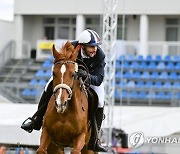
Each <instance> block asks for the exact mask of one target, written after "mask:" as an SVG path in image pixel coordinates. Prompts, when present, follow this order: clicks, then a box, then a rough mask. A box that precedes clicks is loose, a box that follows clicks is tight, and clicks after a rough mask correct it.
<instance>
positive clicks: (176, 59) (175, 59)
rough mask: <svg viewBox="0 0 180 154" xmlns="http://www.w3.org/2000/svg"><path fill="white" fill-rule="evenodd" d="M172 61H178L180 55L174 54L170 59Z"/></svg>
mask: <svg viewBox="0 0 180 154" xmlns="http://www.w3.org/2000/svg"><path fill="white" fill-rule="evenodd" d="M172 61H174V62H180V56H179V55H175V56H174V57H173V59H172Z"/></svg>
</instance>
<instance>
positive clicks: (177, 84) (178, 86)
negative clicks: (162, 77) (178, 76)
mask: <svg viewBox="0 0 180 154" xmlns="http://www.w3.org/2000/svg"><path fill="white" fill-rule="evenodd" d="M172 87H173V88H180V81H175V82H173V84H172Z"/></svg>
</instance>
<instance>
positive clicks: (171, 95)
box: [115, 55, 180, 103]
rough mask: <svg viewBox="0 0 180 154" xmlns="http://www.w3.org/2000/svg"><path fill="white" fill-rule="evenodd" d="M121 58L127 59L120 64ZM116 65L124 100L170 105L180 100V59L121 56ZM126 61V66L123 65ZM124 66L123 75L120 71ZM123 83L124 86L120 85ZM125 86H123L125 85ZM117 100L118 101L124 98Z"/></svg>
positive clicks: (117, 86)
mask: <svg viewBox="0 0 180 154" xmlns="http://www.w3.org/2000/svg"><path fill="white" fill-rule="evenodd" d="M119 59H123V61H120V60H119ZM119 59H118V61H119V64H118V65H116V66H117V69H116V80H118V81H119V82H118V83H116V89H118V88H122V95H121V94H119V95H118V97H120V96H122V98H123V100H130V101H132V102H133V101H134V100H137V101H138V100H139V101H141V100H145V101H147V100H148V99H149V100H151V101H154V102H161V101H162V102H164V101H165V102H169V103H171V100H172V99H180V56H170V55H166V56H164V57H163V56H161V55H156V56H153V55H147V56H146V57H143V56H142V55H138V56H132V55H131V56H124V55H123V56H120V57H119ZM122 62H123V63H122ZM119 65H123V72H124V73H123V76H121V74H120V72H119V71H121V69H122V68H120V69H118V68H119ZM120 83H123V84H120ZM122 85H123V86H122ZM118 97H117V94H116V97H115V100H118V99H120V98H118Z"/></svg>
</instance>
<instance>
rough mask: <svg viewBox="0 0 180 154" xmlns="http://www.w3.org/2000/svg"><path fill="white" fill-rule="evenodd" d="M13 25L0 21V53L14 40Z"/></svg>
mask: <svg viewBox="0 0 180 154" xmlns="http://www.w3.org/2000/svg"><path fill="white" fill-rule="evenodd" d="M13 24H14V23H13V22H7V21H1V20H0V52H1V51H2V50H3V48H4V47H5V45H6V44H7V43H8V42H9V41H11V40H13V39H14V29H13V28H14V27H13Z"/></svg>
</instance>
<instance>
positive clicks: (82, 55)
mask: <svg viewBox="0 0 180 154" xmlns="http://www.w3.org/2000/svg"><path fill="white" fill-rule="evenodd" d="M81 57H82V58H90V57H88V56H86V55H85V54H84V53H83V49H81Z"/></svg>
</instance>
